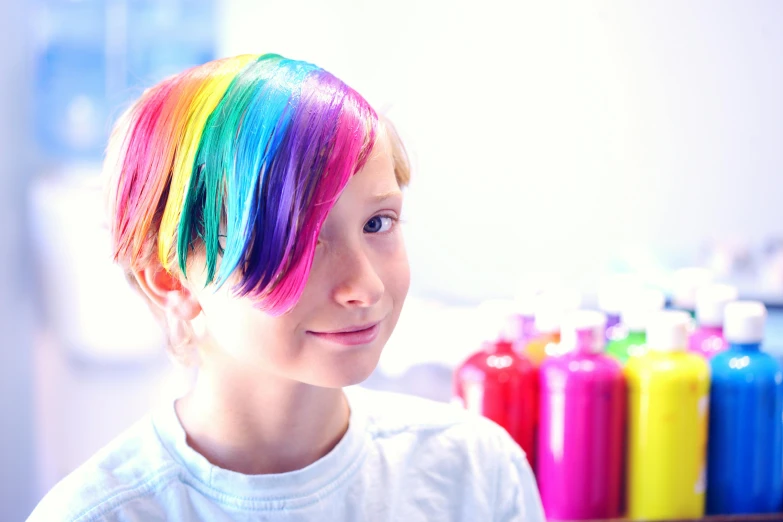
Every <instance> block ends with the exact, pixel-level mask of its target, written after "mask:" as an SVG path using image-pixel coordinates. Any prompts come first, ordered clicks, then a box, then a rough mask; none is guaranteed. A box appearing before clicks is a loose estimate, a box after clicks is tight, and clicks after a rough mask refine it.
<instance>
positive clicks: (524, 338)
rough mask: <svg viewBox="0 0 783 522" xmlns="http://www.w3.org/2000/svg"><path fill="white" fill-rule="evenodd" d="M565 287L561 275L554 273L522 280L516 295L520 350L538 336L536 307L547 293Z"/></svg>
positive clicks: (516, 335) (516, 333)
mask: <svg viewBox="0 0 783 522" xmlns="http://www.w3.org/2000/svg"><path fill="white" fill-rule="evenodd" d="M562 287H563V280H562V278H561V276H560V275H558V274H556V273H554V272H533V273H530V274H528V275H527V276H526V277H524V278H522V279H521V280H520V281H519V282H518V283H517V285H516V290H515V293H514V308H515V309H514V314H513V316H512V318H511V319H512V324H513V325H514V332H513V333H514V339H515V341H516V347H517V349H519V350H522V349H524V347H525V346H527V343H529V342H530V341H531V340H533V339H534V338H535V337H536V335H537V332H536V305H537V303H538V302H539V299H540V297H541V295H542V294H543V293H545V292H551V291H553V290H556V289H559V288H562Z"/></svg>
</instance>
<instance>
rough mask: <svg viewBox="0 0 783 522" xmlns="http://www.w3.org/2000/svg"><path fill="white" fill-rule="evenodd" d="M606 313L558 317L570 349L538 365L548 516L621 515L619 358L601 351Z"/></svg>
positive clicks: (622, 391)
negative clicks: (561, 321)
mask: <svg viewBox="0 0 783 522" xmlns="http://www.w3.org/2000/svg"><path fill="white" fill-rule="evenodd" d="M605 325H606V316H605V315H604V314H602V313H601V312H594V311H586V310H581V311H578V312H574V313H572V314H570V315H569V316H568V318H567V319H566V320H564V326H563V329H562V341H561V345H562V347H563V349H564V350H568V351H567V352H566V353H565V354H564V355H562V356H560V357H551V358H548V359H546V360H545V361H544V363H543V364H542V365H541V368H540V402H539V405H540V410H539V411H540V416H539V433H538V459H537V464H538V473H537V476H538V484H539V490H540V492H541V499H542V501H543V505H544V511H545V512H546V516H547V519H548V520H589V519H605V518H615V517H619V516H620V515H621V501H622V496H621V491H622V486H623V484H622V479H623V455H624V449H625V448H624V437H625V400H626V398H625V395H626V388H625V378H624V377H623V371H622V366H621V365H620V363H619V362H618V361H616V360H614V359H613V358H611V357H608V356H607V355H605V354H604V353H603V349H604V344H605V338H604V333H605V331H604V329H605Z"/></svg>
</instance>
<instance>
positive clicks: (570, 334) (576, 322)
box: [560, 310, 606, 353]
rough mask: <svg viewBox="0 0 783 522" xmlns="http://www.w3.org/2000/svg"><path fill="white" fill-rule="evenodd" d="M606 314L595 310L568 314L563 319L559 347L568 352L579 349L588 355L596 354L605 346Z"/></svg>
mask: <svg viewBox="0 0 783 522" xmlns="http://www.w3.org/2000/svg"><path fill="white" fill-rule="evenodd" d="M605 331H606V314H604V313H603V312H597V311H595V310H577V311H574V312H569V313H567V314H566V315H565V317H564V318H563V326H562V333H561V337H560V347H561V351H562V352H568V351H571V350H574V349H575V348H577V347H579V348H580V349H583V350H584V351H587V352H589V353H598V352H601V351H602V350H603V349H604V345H605V344H606V337H605Z"/></svg>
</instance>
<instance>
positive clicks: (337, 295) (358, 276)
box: [333, 245, 385, 308]
mask: <svg viewBox="0 0 783 522" xmlns="http://www.w3.org/2000/svg"><path fill="white" fill-rule="evenodd" d="M334 276H335V279H334V281H335V285H334V287H333V296H334V300H335V301H336V302H337V303H339V304H341V305H343V306H345V307H349V308H368V307H371V306H373V305H375V304H376V303H377V302H378V301H380V299H381V297H383V293H384V291H385V288H384V285H383V281H382V280H381V278H380V275H379V274H378V271H377V269H376V265H375V263H374V262H373V259H372V258H371V257H370V256H369V255H368V254H367V252H365V251H364V249H363V248H362V247H361V246H359V245H357V246H356V247H355V248H351V249H350V250H348V249H346V251H345V252H344V254H343V255H342V256H339V258H337V259H335V267H334Z"/></svg>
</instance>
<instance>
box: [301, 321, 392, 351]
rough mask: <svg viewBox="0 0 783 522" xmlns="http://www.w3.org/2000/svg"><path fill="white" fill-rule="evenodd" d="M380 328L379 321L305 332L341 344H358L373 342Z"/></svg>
mask: <svg viewBox="0 0 783 522" xmlns="http://www.w3.org/2000/svg"><path fill="white" fill-rule="evenodd" d="M380 330H381V322H380V321H378V322H375V323H369V324H364V325H360V326H351V327H348V328H343V329H341V330H334V331H331V332H312V331H308V332H307V333H308V334H310V335H312V336H315V337H317V338H319V339H322V340H324V341H329V342H331V343H334V344H340V345H343V346H359V345H362V344H369V343H371V342H373V341H374V340H375V339H376V338H377V337H378V333H380Z"/></svg>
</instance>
